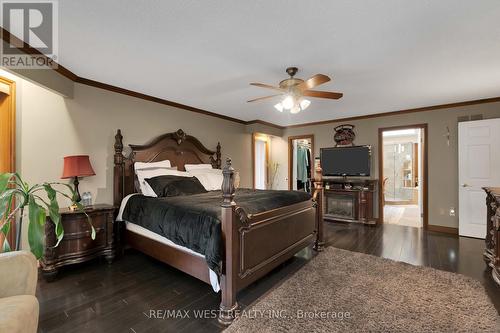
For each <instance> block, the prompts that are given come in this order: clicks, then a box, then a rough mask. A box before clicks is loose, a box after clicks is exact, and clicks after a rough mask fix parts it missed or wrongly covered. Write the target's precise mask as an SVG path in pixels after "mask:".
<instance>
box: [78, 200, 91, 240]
mask: <svg viewBox="0 0 500 333" xmlns="http://www.w3.org/2000/svg"><path fill="white" fill-rule="evenodd" d="M74 204H75V205H76V208H77V209H78V210H79V211H80V212H82V213H84V214H85V216H87V222H88V223H89V225H90V237H91V238H92V239H95V228H94V226H93V225H92V219H91V218H90V216H88V214H87V213H86V212H85V207H83V205H82V204H81V203H79V202H74Z"/></svg>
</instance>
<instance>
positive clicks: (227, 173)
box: [222, 158, 235, 207]
mask: <svg viewBox="0 0 500 333" xmlns="http://www.w3.org/2000/svg"><path fill="white" fill-rule="evenodd" d="M222 175H223V177H224V178H223V180H222V198H223V201H222V207H231V206H233V205H234V204H235V203H234V200H233V199H234V192H235V187H234V168H233V167H232V166H231V158H227V159H226V165H225V166H224V169H223V170H222Z"/></svg>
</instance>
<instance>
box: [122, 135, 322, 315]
mask: <svg viewBox="0 0 500 333" xmlns="http://www.w3.org/2000/svg"><path fill="white" fill-rule="evenodd" d="M129 147H130V152H128V153H127V154H124V146H123V136H122V133H121V130H118V131H117V133H116V136H115V143H114V151H115V154H114V204H115V205H116V206H121V208H120V213H119V215H122V214H123V211H124V210H126V209H128V214H129V216H130V211H131V210H132V211H138V210H148V209H149V210H151V209H157V208H154V207H156V206H159V205H162V206H161V207H170V208H171V207H174V208H178V209H180V208H182V207H183V206H187V205H189V206H190V207H193V210H194V211H195V213H199V216H200V217H201V218H205V215H206V217H207V218H210V219H211V220H214V221H217V223H218V224H216V227H217V228H218V229H217V230H220V231H218V234H220V236H217V237H220V241H219V243H220V244H219V243H217V244H216V247H217V251H220V252H217V253H219V254H218V255H217V256H215V257H214V256H212V257H214V258H216V259H217V258H219V257H220V261H219V260H212V261H210V260H208V259H207V258H208V256H205V255H203V254H201V253H199V251H198V252H197V251H193V250H192V249H189V248H186V247H184V246H182V245H181V246H180V245H179V244H178V243H179V242H177V241H175V242H173V241H170V240H169V239H168V238H167V237H164V236H165V235H160V234H159V233H156V232H152V231H151V230H150V229H151V228H145V227H144V226H141V225H137V224H135V223H131V222H130V221H128V222H126V227H125V228H120V229H121V230H122V231H121V232H120V238H121V241H122V242H124V243H125V244H126V245H127V246H128V247H131V248H134V249H137V250H139V251H141V252H143V253H145V254H147V255H149V256H151V257H154V258H156V259H157V260H160V261H162V262H164V263H166V264H168V265H170V266H173V267H175V268H177V269H179V270H181V271H183V272H185V273H187V274H189V275H191V276H193V277H195V278H198V279H199V280H201V281H204V282H206V283H207V284H210V285H212V287H213V288H214V290H215V291H217V290H219V289H220V292H221V304H220V311H219V322H221V323H222V324H225V325H228V324H230V323H231V322H232V320H233V319H234V316H235V313H236V310H237V307H238V304H237V300H236V295H237V293H238V291H240V290H242V289H243V288H245V287H246V286H248V285H249V284H251V283H253V282H254V281H256V280H257V279H259V278H261V277H263V276H264V275H266V274H267V273H269V272H270V271H271V270H272V269H274V268H275V267H276V266H278V265H280V264H281V263H283V262H285V261H286V260H288V259H289V258H291V257H293V256H294V255H295V254H296V253H297V252H299V251H300V250H302V249H303V248H305V247H307V246H310V245H311V244H312V245H313V248H314V249H315V250H316V251H321V250H322V246H323V228H322V225H323V217H322V200H323V195H322V188H321V185H320V184H321V183H320V182H318V183H316V188H315V191H314V194H313V195H312V197H303V196H301V195H298V194H297V193H292V191H264V192H257V191H254V190H245V189H236V188H235V170H234V168H233V167H232V165H231V159H229V158H228V159H226V161H225V163H224V166H222V161H221V146H220V143H219V144H218V145H217V147H216V150H215V151H213V150H210V149H208V148H206V147H205V146H204V145H203V144H202V143H201V142H200V141H199V140H198V139H196V138H195V137H193V136H190V135H187V134H186V133H185V132H184V131H182V130H180V129H179V130H178V131H176V132H173V133H167V134H164V135H161V136H159V137H157V138H155V139H153V140H152V141H150V142H149V143H147V144H145V145H129ZM163 160H169V161H170V163H171V164H172V165H173V166H175V167H177V169H178V170H185V165H186V164H190V165H191V164H210V165H211V166H212V167H213V168H215V169H221V168H222V176H223V181H222V188H221V191H218V192H217V191H211V192H210V193H207V194H199V195H194V196H184V197H178V198H171V199H168V200H166V199H165V200H164V199H161V200H160V199H159V198H155V199H157V200H153V199H151V198H149V199H147V198H143V197H142V196H140V195H137V194H136V190H135V188H136V186H135V182H136V178H135V172H134V163H135V162H148V163H150V162H157V161H163ZM286 192H289V193H286ZM269 196H273V198H274V197H276V198H278V197H280V198H286V200H281V201H280V200H274V199H273V200H269V198H268V197H269ZM131 198H132V199H131ZM290 198H292V199H290ZM128 200H132V203H130V202H127V201H128ZM238 200H240V204H238ZM259 200H260V201H259ZM160 201H161V202H160ZM255 202H260V203H261V204H254V203H255ZM272 202H274V203H272ZM276 202H280V204H276ZM290 202H291V204H290ZM203 204H204V205H205V206H204V208H203V209H205V210H203V209H202V208H201V207H202V205H203ZM133 205H135V207H136V208H135V210H134V208H130V207H133ZM140 205H142V206H140ZM148 205H149V206H148ZM165 205H168V206H165ZM127 206H128V208H124V207H127ZM198 206H199V207H200V208H199V209H198V211H199V212H196V210H197V209H196V208H198ZM137 207H139V208H137ZM144 207H147V208H144ZM179 207H180V208H179ZM205 211H206V212H205ZM204 212H205V213H204ZM204 214H205V215H204ZM214 223H215V222H214ZM219 248H220V249H219ZM207 261H208V263H207ZM215 261H218V262H219V264H218V265H215V264H212V265H211V264H210V263H211V262H215Z"/></svg>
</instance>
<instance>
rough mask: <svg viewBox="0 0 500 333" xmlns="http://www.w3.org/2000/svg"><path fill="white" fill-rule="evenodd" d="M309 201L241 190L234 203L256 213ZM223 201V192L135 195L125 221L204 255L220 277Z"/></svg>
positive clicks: (290, 194) (301, 195)
mask: <svg viewBox="0 0 500 333" xmlns="http://www.w3.org/2000/svg"><path fill="white" fill-rule="evenodd" d="M310 198H311V196H310V195H309V194H308V193H306V192H302V191H270V190H251V189H238V190H237V191H236V195H235V202H236V204H237V205H238V206H240V207H242V208H244V209H245V211H246V212H247V213H248V214H257V213H261V212H264V211H267V210H271V209H275V208H279V207H284V206H288V205H292V204H295V203H298V202H302V201H306V200H309V199H310ZM221 202H222V193H221V191H211V192H208V193H203V194H195V195H189V196H179V197H168V198H152V197H146V196H143V195H135V196H132V197H131V198H130V199H129V200H128V202H127V205H126V206H125V209H124V211H123V219H124V220H125V221H129V222H132V223H135V224H137V225H140V226H142V227H144V228H146V229H148V230H151V231H152V232H155V233H157V234H159V235H161V236H164V237H166V238H168V239H170V240H171V241H172V242H174V243H175V244H178V245H181V246H184V247H187V248H189V249H191V250H193V251H195V252H198V253H200V254H203V255H204V256H205V258H206V260H207V264H208V267H209V268H210V269H212V270H213V271H214V272H216V273H217V274H220V271H221V270H220V268H221V260H222V255H223V246H222V244H221V225H220V220H221V207H220V205H221Z"/></svg>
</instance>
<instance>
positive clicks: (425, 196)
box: [378, 123, 429, 229]
mask: <svg viewBox="0 0 500 333" xmlns="http://www.w3.org/2000/svg"><path fill="white" fill-rule="evenodd" d="M414 128H419V129H421V130H422V131H423V135H422V138H423V142H421V144H422V148H421V149H422V159H423V161H422V179H421V180H420V181H421V182H422V187H421V189H422V205H423V207H422V211H423V217H422V227H423V228H424V229H427V228H428V226H429V150H428V147H429V130H428V128H429V127H428V125H427V123H425V124H413V125H401V126H392V127H382V128H379V129H378V177H379V182H378V183H379V185H378V188H379V191H378V193H379V200H378V215H379V220H378V221H379V224H383V223H384V203H383V202H382V195H383V193H382V186H383V180H384V138H383V136H382V134H383V133H384V132H386V131H395V130H404V129H414Z"/></svg>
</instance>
